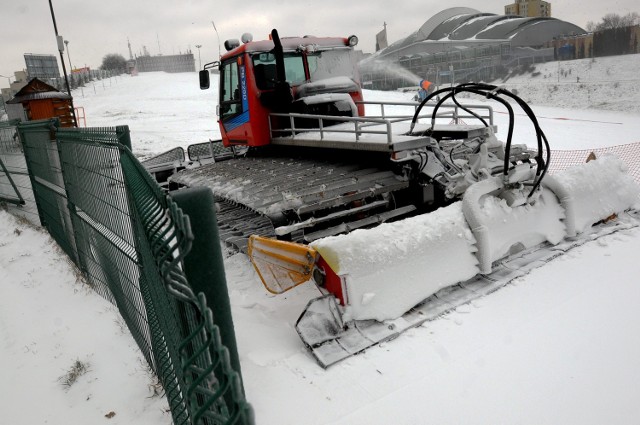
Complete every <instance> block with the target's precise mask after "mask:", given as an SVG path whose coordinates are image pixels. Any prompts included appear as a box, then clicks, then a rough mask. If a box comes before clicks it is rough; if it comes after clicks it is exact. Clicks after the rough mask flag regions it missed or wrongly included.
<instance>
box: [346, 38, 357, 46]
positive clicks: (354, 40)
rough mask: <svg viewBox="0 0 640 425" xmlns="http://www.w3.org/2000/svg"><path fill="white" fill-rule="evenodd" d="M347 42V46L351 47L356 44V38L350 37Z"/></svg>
mask: <svg viewBox="0 0 640 425" xmlns="http://www.w3.org/2000/svg"><path fill="white" fill-rule="evenodd" d="M347 40H348V41H349V46H351V47H353V46H355V45H357V44H358V37H356V36H355V35H350V36H349V38H348V39H347Z"/></svg>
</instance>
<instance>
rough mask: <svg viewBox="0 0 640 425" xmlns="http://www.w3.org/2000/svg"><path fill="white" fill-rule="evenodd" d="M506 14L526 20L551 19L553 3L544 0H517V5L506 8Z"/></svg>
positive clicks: (513, 4)
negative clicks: (522, 17)
mask: <svg viewBox="0 0 640 425" xmlns="http://www.w3.org/2000/svg"><path fill="white" fill-rule="evenodd" d="M504 14H505V15H517V16H524V17H525V18H550V17H551V3H548V2H546V1H542V0H516V2H515V3H512V4H508V5H506V6H505V7H504Z"/></svg>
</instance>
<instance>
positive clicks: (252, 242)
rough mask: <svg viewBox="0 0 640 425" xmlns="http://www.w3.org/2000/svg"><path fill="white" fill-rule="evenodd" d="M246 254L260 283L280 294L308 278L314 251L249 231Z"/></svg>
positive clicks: (313, 262) (314, 258)
mask: <svg viewBox="0 0 640 425" xmlns="http://www.w3.org/2000/svg"><path fill="white" fill-rule="evenodd" d="M248 255H249V258H250V259H251V263H252V264H253V267H254V268H255V269H256V272H257V273H258V276H260V280H262V284H263V285H264V287H265V288H267V290H268V291H269V292H271V293H273V294H281V293H283V292H286V291H288V290H289V289H291V288H294V287H296V286H298V285H300V284H301V283H304V282H306V281H308V280H309V279H311V274H312V272H313V267H314V265H315V262H316V259H317V256H318V254H317V253H316V251H315V250H314V249H313V248H311V247H308V246H306V245H302V244H297V243H293V242H285V241H279V240H277V239H271V238H264V237H261V236H256V235H253V236H251V237H250V238H249V245H248Z"/></svg>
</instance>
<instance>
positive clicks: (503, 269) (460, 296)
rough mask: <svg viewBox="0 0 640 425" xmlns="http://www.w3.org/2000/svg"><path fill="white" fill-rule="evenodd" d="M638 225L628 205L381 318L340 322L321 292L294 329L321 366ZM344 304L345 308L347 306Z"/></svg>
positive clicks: (635, 213) (639, 219)
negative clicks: (575, 233)
mask: <svg viewBox="0 0 640 425" xmlns="http://www.w3.org/2000/svg"><path fill="white" fill-rule="evenodd" d="M639 224H640V213H639V212H638V211H635V210H632V211H630V212H626V213H623V214H620V215H619V217H618V218H617V219H615V220H610V221H608V222H603V223H600V224H598V225H596V226H594V227H592V228H590V229H589V230H587V231H585V232H584V233H581V234H580V236H579V238H578V239H577V240H565V241H564V242H561V243H559V244H557V245H551V244H549V243H543V244H540V245H537V246H535V247H533V248H530V249H527V250H525V251H521V252H519V253H518V254H516V255H513V256H511V257H509V258H506V259H503V260H501V261H499V262H498V263H496V264H494V267H493V271H492V273H490V274H486V275H484V274H479V275H477V276H475V277H473V278H471V279H469V280H466V281H464V282H460V283H458V284H456V285H453V286H450V287H447V288H443V289H441V290H440V291H438V292H436V293H435V294H434V295H432V296H430V297H429V298H427V299H426V300H425V301H423V302H421V303H420V304H418V305H416V306H415V307H413V308H412V309H411V310H409V311H408V312H406V313H405V314H404V315H402V316H401V317H398V318H397V319H392V320H385V321H382V322H379V321H376V320H353V321H348V322H343V318H342V314H341V313H342V310H343V309H344V308H343V307H340V306H338V304H337V302H336V300H335V298H333V297H332V296H324V297H320V298H317V299H314V300H312V301H310V302H309V304H308V305H307V307H306V309H305V310H304V312H303V313H302V315H301V316H300V318H299V319H298V321H297V322H296V331H297V332H298V334H299V335H300V338H301V339H302V341H303V343H304V344H305V345H306V346H307V348H308V349H309V351H310V352H311V354H312V355H313V357H314V358H315V359H316V361H317V362H318V364H319V365H320V366H321V367H323V368H325V369H326V368H327V367H329V366H331V365H333V364H335V363H337V362H339V361H341V360H344V359H346V358H349V357H351V356H353V355H354V354H358V353H360V352H362V351H364V350H366V349H367V348H369V347H372V346H375V345H377V344H380V343H383V342H386V341H390V340H392V339H395V338H397V337H398V336H399V335H400V334H401V333H403V332H404V331H406V330H408V329H410V328H413V327H418V326H421V325H424V324H425V323H427V322H429V321H432V320H435V319H438V318H439V317H441V316H444V315H446V314H448V313H450V312H453V311H455V310H456V309H457V308H460V307H461V306H463V305H465V304H469V303H470V302H472V301H473V300H475V299H478V298H481V297H483V296H485V295H488V294H491V293H493V292H495V291H497V290H499V289H500V288H502V287H504V286H506V285H508V284H510V283H511V282H513V281H514V280H515V279H518V278H520V277H522V276H524V275H527V274H528V273H529V272H531V270H534V269H536V268H538V267H541V266H543V265H545V264H546V263H548V262H550V261H552V260H553V259H555V258H557V257H560V256H561V255H563V254H564V253H565V252H568V251H570V250H571V249H573V248H576V247H578V246H580V245H583V244H584V243H586V242H589V241H592V240H595V239H597V238H599V237H601V236H605V235H609V234H612V233H615V232H617V231H620V230H624V229H629V228H632V227H636V226H638V225H639ZM347 308H348V307H347Z"/></svg>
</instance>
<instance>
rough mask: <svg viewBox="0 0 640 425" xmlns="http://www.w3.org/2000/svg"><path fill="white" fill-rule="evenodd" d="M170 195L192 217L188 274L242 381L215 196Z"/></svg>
mask: <svg viewBox="0 0 640 425" xmlns="http://www.w3.org/2000/svg"><path fill="white" fill-rule="evenodd" d="M169 195H170V196H171V198H172V199H173V200H174V201H175V203H176V204H177V205H178V206H179V207H180V209H182V211H183V212H184V213H185V214H186V215H188V216H189V220H190V222H191V230H192V232H193V234H194V240H193V245H192V247H191V252H189V254H187V256H186V257H185V259H184V268H185V270H184V273H185V275H186V276H187V279H188V280H189V284H190V285H191V289H192V290H193V292H194V293H196V294H197V293H199V292H202V293H204V295H205V297H206V298H207V305H208V306H209V308H211V311H212V312H213V315H214V321H215V323H216V325H217V326H218V328H219V329H220V338H221V339H222V343H223V344H224V345H225V346H226V347H227V349H228V350H229V357H230V363H231V367H232V368H233V369H234V370H235V371H236V372H238V375H239V376H240V378H241V379H242V373H241V371H240V359H239V357H238V346H237V344H236V335H235V330H234V327H233V319H232V317H231V302H230V300H229V292H228V289H227V280H226V278H225V274H224V263H223V260H222V259H223V257H222V247H221V245H220V237H219V235H218V225H217V221H216V206H215V199H214V197H213V193H212V192H211V190H210V189H208V188H204V187H194V188H188V189H181V190H179V191H174V192H170V193H169ZM243 391H244V385H243Z"/></svg>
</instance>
